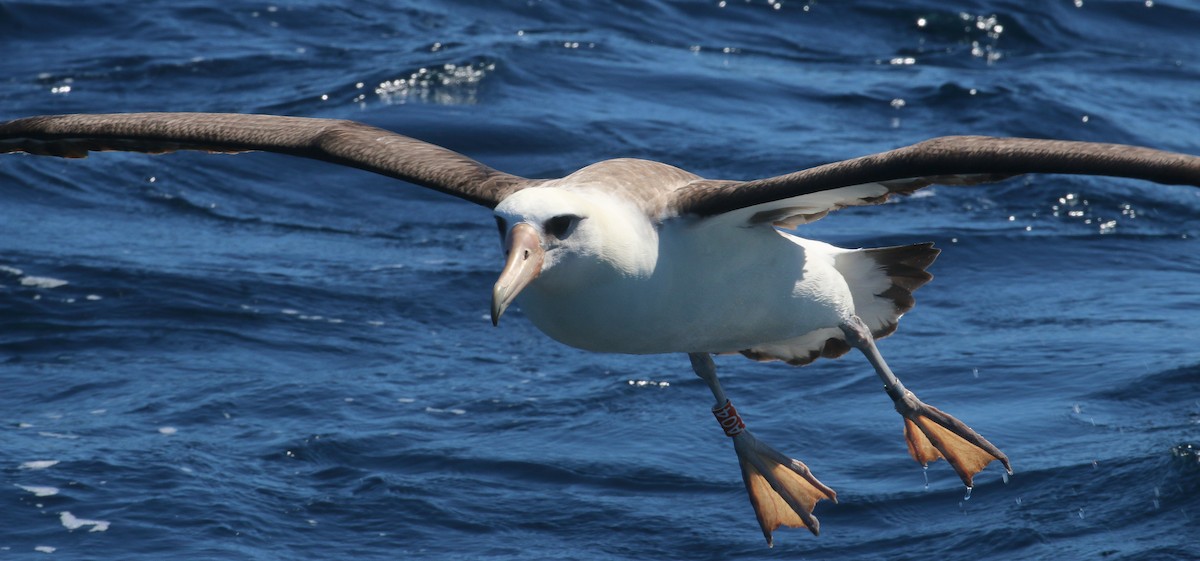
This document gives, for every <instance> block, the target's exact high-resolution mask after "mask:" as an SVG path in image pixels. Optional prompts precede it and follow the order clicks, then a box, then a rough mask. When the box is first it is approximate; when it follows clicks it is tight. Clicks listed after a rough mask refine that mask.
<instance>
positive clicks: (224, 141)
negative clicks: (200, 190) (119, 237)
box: [0, 113, 536, 208]
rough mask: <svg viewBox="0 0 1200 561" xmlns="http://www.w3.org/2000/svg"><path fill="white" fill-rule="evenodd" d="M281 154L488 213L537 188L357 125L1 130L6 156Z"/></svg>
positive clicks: (234, 117)
mask: <svg viewBox="0 0 1200 561" xmlns="http://www.w3.org/2000/svg"><path fill="white" fill-rule="evenodd" d="M105 150H121V151H130V152H145V153H150V154H160V153H165V152H174V151H177V150H202V151H207V152H221V153H239V152H250V151H264V152H277V153H280V154H288V155H292V156H300V157H304V158H313V159H317V160H323V161H326V162H332V163H335V164H341V165H345V166H350V167H355V168H359V169H364V170H367V171H371V172H375V173H378V174H382V175H385V176H388V177H393V178H396V179H401V180H404V181H407V182H410V183H413V184H416V185H420V186H422V187H427V188H429V189H433V190H435V191H440V192H442V193H446V194H449V195H454V196H456V197H459V198H462V199H466V200H468V201H471V202H473V203H476V204H480V205H483V206H486V207H488V208H493V207H495V206H496V205H497V204H498V203H499V202H500V200H501V199H503V198H504V197H505V196H507V195H509V194H511V193H512V192H515V191H517V190H519V189H522V188H524V187H526V186H528V185H531V184H534V183H536V182H535V181H531V180H528V179H525V178H523V177H518V176H515V175H511V174H508V173H504V172H500V171H497V170H494V169H492V168H490V167H487V166H485V165H483V164H481V163H479V162H477V161H475V160H472V159H471V158H468V157H466V156H463V155H462V154H459V153H457V152H454V151H451V150H447V149H445V148H442V147H440V146H435V145H433V144H430V143H428V142H423V141H420V140H416V139H414V138H409V137H407V136H403V135H400V134H396V133H394V132H390V131H386V130H383V129H379V128H375V127H371V126H368V125H364V124H361V123H356V122H353V121H343V120H335V119H315V118H306V117H282V116H275V115H239V114H230V113H121V114H96V115H49V116H40V117H27V118H24V119H17V120H14V121H9V122H7V123H3V124H0V153H5V152H27V153H30V154H38V155H43V156H60V157H66V158H82V157H85V156H87V154H88V152H90V151H105Z"/></svg>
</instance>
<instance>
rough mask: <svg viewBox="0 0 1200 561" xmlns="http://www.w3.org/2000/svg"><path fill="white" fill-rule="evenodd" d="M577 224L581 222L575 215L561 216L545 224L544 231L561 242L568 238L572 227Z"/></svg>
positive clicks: (543, 225)
mask: <svg viewBox="0 0 1200 561" xmlns="http://www.w3.org/2000/svg"><path fill="white" fill-rule="evenodd" d="M577 222H579V217H578V216H575V215H574V214H560V215H558V216H555V217H554V218H551V219H549V220H547V221H546V222H545V223H543V224H542V230H543V231H545V232H546V233H547V234H550V235H551V236H554V237H556V238H558V239H560V240H561V239H563V238H565V237H567V234H569V233H570V230H571V227H572V226H574V225H575V224H576V223H577Z"/></svg>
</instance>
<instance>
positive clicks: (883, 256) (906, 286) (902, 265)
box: [862, 242, 942, 338]
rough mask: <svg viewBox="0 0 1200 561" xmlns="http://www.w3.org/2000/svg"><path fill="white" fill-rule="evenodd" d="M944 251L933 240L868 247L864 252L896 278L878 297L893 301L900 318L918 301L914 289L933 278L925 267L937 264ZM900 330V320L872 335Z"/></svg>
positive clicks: (889, 333) (890, 275)
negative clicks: (911, 243) (898, 327)
mask: <svg viewBox="0 0 1200 561" xmlns="http://www.w3.org/2000/svg"><path fill="white" fill-rule="evenodd" d="M941 252H942V250H940V249H937V248H935V247H933V242H926V243H919V244H913V245H899V246H893V247H877V248H872V249H864V250H863V252H862V253H863V255H864V256H866V257H870V258H871V259H874V260H875V262H876V263H878V264H879V266H880V268H882V269H883V273H884V274H885V275H887V277H888V279H889V280H891V281H892V285H891V286H890V287H888V289H887V290H885V291H883V292H881V293H880V294H878V295H877V296H879V297H880V298H886V299H888V300H891V301H892V303H893V304H894V305H895V306H896V315H897V317H898V316H900V315H901V314H903V313H905V312H907V311H909V310H911V309H912V307H913V305H914V304H916V300H915V299H914V298H913V294H912V293H913V291H915V290H917V289H918V288H921V287H922V286H925V283H927V282H929V281H930V280H932V279H933V275H931V274H929V272H928V271H926V270H925V269H926V268H927V267H929V266H930V265H932V264H933V261H934V260H935V259H937V256H938V254H939V253H941ZM895 330H896V322H894V321H893V322H888V323H887V324H885V325H883V326H882V327H880V328H879V329H877V330H876V331H875V332H874V333H872V335H874V336H875V337H876V338H878V337H886V336H888V335H891V334H892V332H893V331H895Z"/></svg>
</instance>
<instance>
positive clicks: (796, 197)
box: [669, 136, 1200, 227]
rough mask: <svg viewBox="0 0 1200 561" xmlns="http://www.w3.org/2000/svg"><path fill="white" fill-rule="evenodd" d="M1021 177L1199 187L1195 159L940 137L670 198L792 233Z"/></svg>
mask: <svg viewBox="0 0 1200 561" xmlns="http://www.w3.org/2000/svg"><path fill="white" fill-rule="evenodd" d="M1025 173H1063V174H1077V175H1108V176H1115V177H1130V178H1135V179H1145V180H1148V181H1154V182H1158V183H1166V184H1181V185H1196V186H1200V157H1197V156H1190V155H1186V154H1177V153H1174V152H1165V151H1162V150H1154V149H1150V148H1141V147H1137V146H1126V145H1122V144H1101V143H1095V142H1074V141H1067V140H1039V139H1032V138H993V137H986V136H943V137H939V138H934V139H931V140H927V141H925V142H921V143H918V144H913V145H912V146H906V147H904V148H898V149H896V150H891V151H888V152H883V153H880V154H873V155H870V156H863V157H861V158H855V159H852V160H843V161H840V162H834V163H831V164H826V165H823V166H817V167H814V168H809V169H806V170H802V171H798V172H795V173H789V174H787V175H780V176H777V177H770V178H766V179H757V180H753V181H719V180H697V181H693V182H691V183H690V184H688V185H687V186H686V187H683V188H681V189H679V190H677V191H675V192H674V193H673V194H672V197H673V198H672V201H671V205H670V209H669V212H670V213H671V214H672V215H675V216H681V215H692V216H701V217H715V216H717V215H726V214H729V215H730V216H722V217H721V220H722V221H726V220H732V221H735V222H737V223H740V224H755V223H765V224H775V225H780V226H787V227H795V226H797V225H799V224H804V223H807V222H811V221H813V220H817V219H819V218H821V217H822V216H824V215H825V213H827V212H829V211H831V210H836V209H838V208H842V207H846V206H855V205H864V204H876V203H881V202H883V201H885V200H887V198H888V197H889V196H891V195H893V194H896V193H911V192H913V191H915V190H917V189H920V188H922V187H925V186H927V185H933V184H949V185H966V184H975V183H985V182H989V181H999V180H1001V179H1005V178H1008V177H1012V176H1014V175H1021V174H1025Z"/></svg>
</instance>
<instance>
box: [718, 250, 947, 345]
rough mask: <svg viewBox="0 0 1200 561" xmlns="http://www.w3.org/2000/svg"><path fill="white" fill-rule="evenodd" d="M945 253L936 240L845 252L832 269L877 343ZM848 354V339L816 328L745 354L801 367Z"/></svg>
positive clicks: (893, 326)
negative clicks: (934, 244) (934, 243)
mask: <svg viewBox="0 0 1200 561" xmlns="http://www.w3.org/2000/svg"><path fill="white" fill-rule="evenodd" d="M939 253H941V250H939V249H937V248H935V247H933V243H932V242H927V243H920V244H914V245H902V246H894V247H876V248H867V249H850V250H841V252H840V253H838V254H837V255H836V256H835V257H834V267H835V268H836V269H837V270H838V272H839V273H841V275H842V277H843V278H845V279H846V284H847V286H848V287H849V288H850V295H851V297H852V298H853V299H854V314H855V315H856V316H858V317H859V318H860V319H861V320H862V322H863V324H864V325H866V327H867V328H868V329H869V330H870V333H871V335H872V336H873V337H874V338H875V339H879V338H881V337H887V336H888V335H891V334H892V333H893V332H894V331H896V325H897V323H898V322H899V321H900V316H902V315H904V313H905V312H907V311H909V310H911V309H912V307H913V305H914V304H915V303H916V300H915V299H913V291H915V290H916V289H918V288H921V287H922V286H924V285H925V283H927V282H929V281H930V279H932V278H933V275H931V274H929V273H928V272H926V271H925V269H926V268H927V267H929V265H931V264H932V263H933V261H934V259H937V256H938V254H939ZM849 351H850V345H849V344H847V342H846V338H845V335H844V334H843V333H842V331H841V330H840V329H838V328H837V327H835V326H829V327H827V328H822V329H817V330H815V331H811V332H809V333H805V334H804V335H801V336H799V337H794V338H792V339H787V340H784V341H774V342H770V343H764V344H762V345H758V346H756V347H754V348H751V349H744V350H742V351H741V353H742V354H743V355H745V356H746V357H748V358H751V359H754V360H782V361H785V362H787V363H788V364H791V365H793V366H803V365H805V364H808V363H810V362H812V361H814V360H816V359H818V358H820V357H825V358H837V357H839V356H842V355H844V354H846V353H847V352H849Z"/></svg>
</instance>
